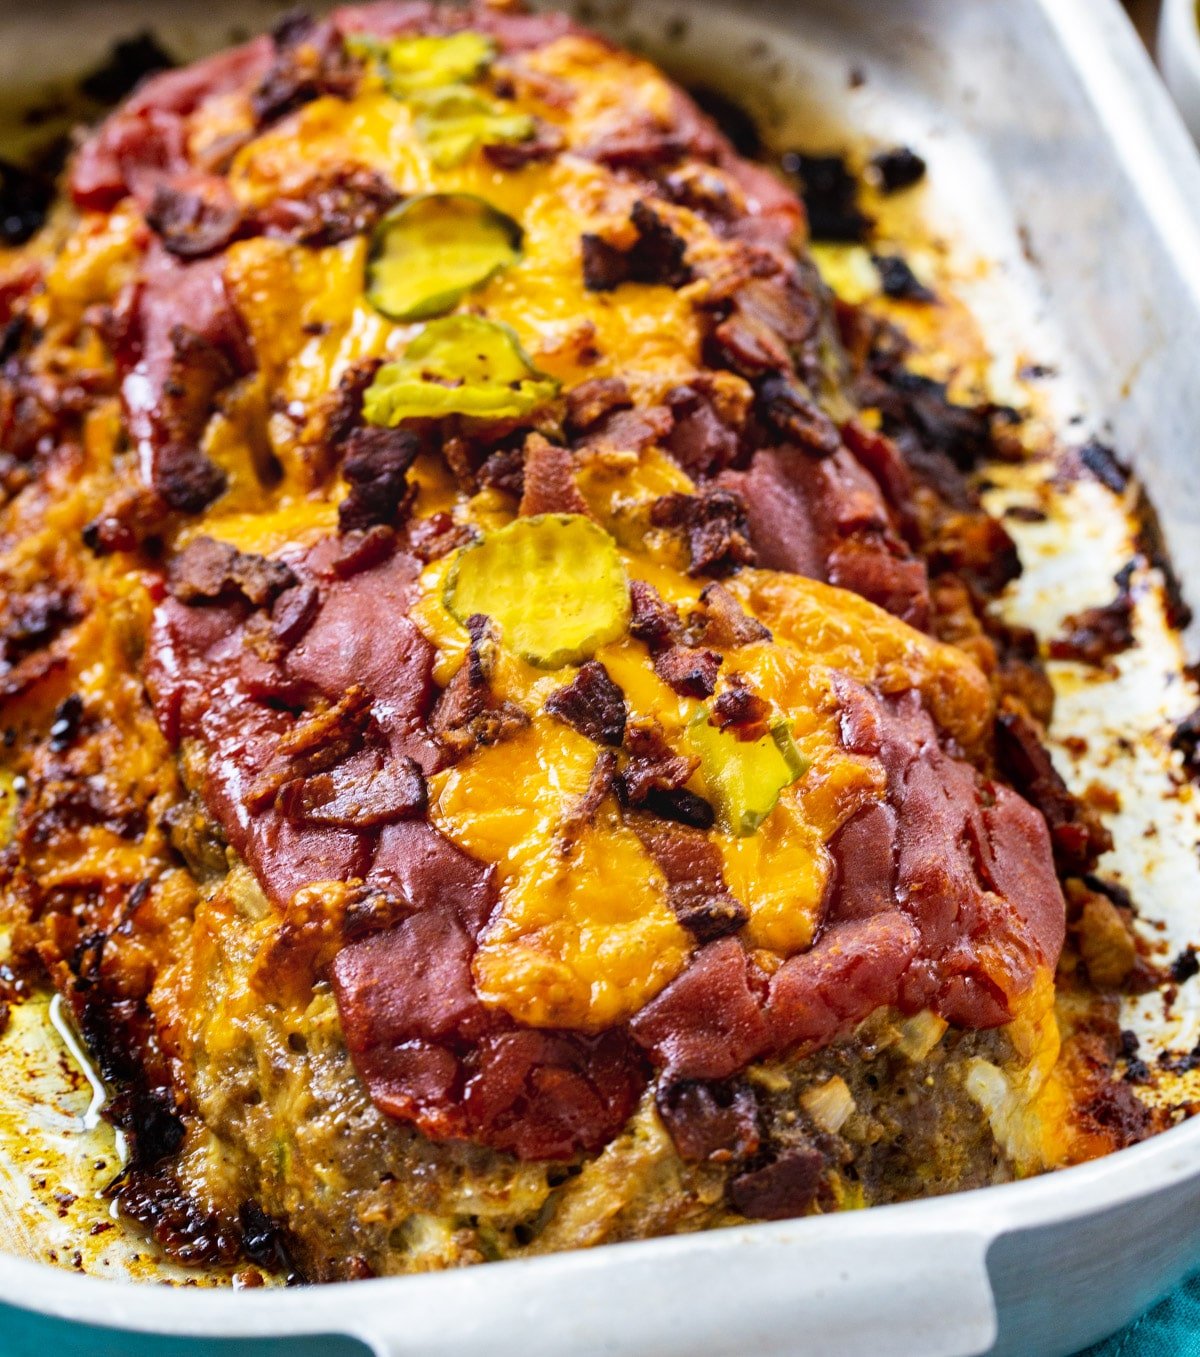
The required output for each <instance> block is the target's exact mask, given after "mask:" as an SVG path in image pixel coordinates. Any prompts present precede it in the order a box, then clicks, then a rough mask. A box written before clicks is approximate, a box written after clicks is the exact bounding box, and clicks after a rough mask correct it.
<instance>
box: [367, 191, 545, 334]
mask: <svg viewBox="0 0 1200 1357" xmlns="http://www.w3.org/2000/svg"><path fill="white" fill-rule="evenodd" d="M521 239H522V232H521V228H520V226H519V225H518V224H517V223H516V222H515V221H513V219H512V218H511V217H509V216H506V215H505V214H504V213H503V212H500V211H498V210H497V209H496V208H494V207H493V206H492V205H491V204H490V203H488V202H486V201H485V200H484V199H483V198H477V197H476V196H475V195H474V194H472V193H426V194H422V195H421V196H420V197H417V198H410V199H409V200H408V202H406V203H404V204H403V206H401V207H398V208H396V210H395V211H394V212H389V213H388V214H387V216H386V217H384V218H383V219H382V221H380V222H379V224H378V226H376V228H375V232H374V234H373V236H372V238H371V249H370V251H369V253H368V257H367V300H368V301H369V302H370V303H371V305H372V306H373V307H374V308H375V309H376V310H377V311H381V312H382V313H383V314H384V315H385V316H387V317H389V319H391V320H398V321H410V320H425V319H427V318H428V317H430V316H438V315H442V314H443V313H444V312H446V311H451V310H453V309H454V307H455V306H457V305H458V303H459V302H460V301H461V300H462V299H463V297H465V296H466V294H467V293H468V292H471V291H473V290H474V289H475V288H479V287H482V286H483V284H484V283H486V282H487V281H488V279H489V278H491V277H492V275H493V274H495V273H498V272H499V271H500V270H501V269H504V268H507V267H508V266H509V265H510V264H515V263H516V262H517V260H518V259H520V257H521Z"/></svg>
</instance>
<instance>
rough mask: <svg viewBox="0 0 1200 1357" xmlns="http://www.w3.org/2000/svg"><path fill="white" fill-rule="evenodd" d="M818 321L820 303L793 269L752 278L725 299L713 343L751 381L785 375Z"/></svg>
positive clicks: (729, 362)
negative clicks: (772, 374)
mask: <svg viewBox="0 0 1200 1357" xmlns="http://www.w3.org/2000/svg"><path fill="white" fill-rule="evenodd" d="M819 320H820V305H819V303H818V301H817V299H816V297H815V295H814V294H813V293H812V292H811V291H810V290H809V289H807V288H806V287H805V286H804V284H803V282H802V281H801V279H800V277H799V275H798V273H797V271H796V270H795V269H791V270H789V271H787V272H774V273H772V274H770V275H769V276H766V277H753V276H752V277H751V278H750V279H749V280H748V281H746V282H743V283H742V284H741V286H740V287H739V288H738V289H737V291H736V292H735V293H734V294H733V296H732V297H731V298H730V299H729V314H728V315H727V316H726V317H725V318H724V319H723V320H721V321H720V322H719V323H718V325H717V326H716V328H715V329H714V330H713V335H712V339H713V344H714V345H715V347H716V349H717V351H718V353H719V354H720V355H722V356H723V358H724V359H725V361H726V362H727V363H728V365H729V366H730V367H732V368H733V369H734V370H735V371H736V372H740V373H741V374H742V376H744V377H747V378H749V379H751V380H755V379H757V378H759V377H762V376H764V375H765V374H766V373H770V372H782V373H787V372H791V371H792V368H793V356H794V355H795V354H798V353H799V352H800V351H801V350H802V348H803V346H804V345H805V344H806V343H807V342H808V341H809V340H810V339H811V338H812V336H813V334H814V333H815V331H816V327H817V325H818V323H819Z"/></svg>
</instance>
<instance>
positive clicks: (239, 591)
mask: <svg viewBox="0 0 1200 1357" xmlns="http://www.w3.org/2000/svg"><path fill="white" fill-rule="evenodd" d="M296 585H297V580H296V576H295V574H294V573H293V571H292V570H291V568H290V567H289V566H287V565H285V564H284V563H283V562H282V561H273V560H271V559H270V558H269V557H267V556H258V555H256V554H254V553H253V552H247V551H238V550H237V548H236V547H232V546H230V545H229V543H228V542H218V541H216V540H215V539H214V538H212V537H197V538H195V539H193V541H191V542H189V543H188V545H187V546H186V547H185V548H184V549H183V551H181V552H180V553H179V555H178V556H175V557H173V558H172V560H171V563H170V565H169V566H168V567H167V586H168V588H169V589H170V590H171V593H172V594H174V596H175V597H176V598H177V599H179V601H180V602H181V603H195V604H201V603H216V602H217V601H224V602H228V600H229V599H231V598H236V597H238V596H239V595H240V596H241V597H242V598H244V599H245V600H246V601H247V602H248V603H252V604H253V605H254V606H255V607H256V608H263V607H266V606H267V605H268V604H270V603H273V602H274V601H275V599H276V598H278V597H279V595H280V594H282V593H283V591H284V590H285V589H288V590H290V589H292V588H293V586H296Z"/></svg>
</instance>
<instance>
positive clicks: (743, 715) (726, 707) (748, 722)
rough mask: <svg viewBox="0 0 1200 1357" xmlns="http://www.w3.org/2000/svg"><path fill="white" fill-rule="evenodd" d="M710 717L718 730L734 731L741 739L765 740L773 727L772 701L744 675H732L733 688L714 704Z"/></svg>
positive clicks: (727, 689) (730, 684)
mask: <svg viewBox="0 0 1200 1357" xmlns="http://www.w3.org/2000/svg"><path fill="white" fill-rule="evenodd" d="M709 719H710V720H711V722H712V724H713V725H714V726H716V727H717V729H718V730H729V731H732V732H733V733H734V734H735V735H736V736H737V738H738V739H739V740H761V739H762V737H763V736H764V735H765V734H766V733H767V730H768V729H769V727H770V720H771V704H770V703H769V702H768V701H767V700H766V699H765V698H762V697H759V696H758V695H757V693H752V692H751V691H750V689H749V688H747V687H746V680H745V679H744V678H743V677H742V676H741V674H731V675H730V676H729V687H728V688H726V689H725V691H724V692H723V693H721V695H720V696H719V697H718V698H717V700H716V701H715V702H714V703H713V709H712V716H711V717H710V718H709Z"/></svg>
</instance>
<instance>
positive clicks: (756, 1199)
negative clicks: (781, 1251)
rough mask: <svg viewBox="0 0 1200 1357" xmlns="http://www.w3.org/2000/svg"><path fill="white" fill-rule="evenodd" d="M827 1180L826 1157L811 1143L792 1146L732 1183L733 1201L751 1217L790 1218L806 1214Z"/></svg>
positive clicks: (740, 1210) (750, 1218) (756, 1218)
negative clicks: (770, 1161) (774, 1158)
mask: <svg viewBox="0 0 1200 1357" xmlns="http://www.w3.org/2000/svg"><path fill="white" fill-rule="evenodd" d="M824 1181H825V1158H824V1156H823V1155H822V1154H821V1152H820V1151H819V1150H818V1149H816V1148H814V1147H811V1146H801V1145H797V1146H792V1147H790V1148H788V1149H786V1150H784V1151H783V1153H782V1154H781V1155H780V1156H779V1158H778V1159H776V1160H775V1161H774V1162H773V1163H771V1164H768V1165H767V1166H766V1167H765V1168H761V1169H755V1170H754V1171H753V1172H752V1173H743V1174H740V1175H739V1176H738V1177H736V1178H735V1179H734V1180H733V1181H732V1182H731V1183H730V1184H729V1204H730V1205H731V1206H732V1207H733V1209H734V1210H735V1211H737V1212H739V1213H740V1214H741V1215H743V1216H745V1217H746V1218H747V1219H748V1220H788V1219H790V1218H792V1217H794V1216H802V1215H804V1214H805V1213H806V1212H807V1211H808V1210H809V1209H810V1208H811V1207H812V1206H813V1205H814V1203H815V1202H816V1200H817V1197H818V1195H819V1194H820V1191H821V1188H822V1186H823V1184H824Z"/></svg>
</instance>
